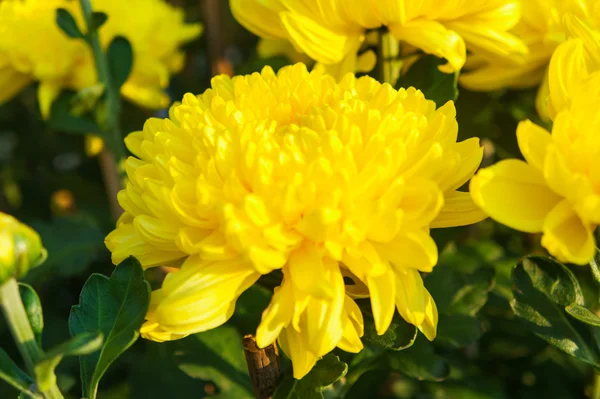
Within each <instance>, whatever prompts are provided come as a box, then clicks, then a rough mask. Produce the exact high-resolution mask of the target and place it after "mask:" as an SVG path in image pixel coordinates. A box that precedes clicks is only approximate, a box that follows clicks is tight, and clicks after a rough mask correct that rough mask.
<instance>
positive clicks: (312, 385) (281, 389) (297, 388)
mask: <svg viewBox="0 0 600 399" xmlns="http://www.w3.org/2000/svg"><path fill="white" fill-rule="evenodd" d="M347 372H348V365H347V364H346V363H344V362H342V361H341V360H340V358H339V357H337V356H335V355H334V354H332V353H329V354H327V355H325V357H323V358H322V359H321V360H319V361H318V362H317V364H316V365H315V366H314V367H313V368H312V370H311V371H310V372H309V373H308V374H307V375H306V376H304V378H302V379H301V380H296V379H294V378H293V377H292V375H291V374H286V375H285V376H284V377H283V379H282V381H281V382H280V383H279V385H278V386H277V389H276V390H275V393H274V394H273V399H323V390H324V389H325V388H327V387H328V386H330V385H332V384H333V383H335V382H336V381H338V380H339V379H340V378H342V377H344V376H345V375H346V373H347Z"/></svg>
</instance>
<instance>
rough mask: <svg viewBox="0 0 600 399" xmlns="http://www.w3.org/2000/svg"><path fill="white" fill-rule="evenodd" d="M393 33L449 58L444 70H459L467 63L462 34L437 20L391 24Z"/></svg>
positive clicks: (425, 50) (400, 38)
mask: <svg viewBox="0 0 600 399" xmlns="http://www.w3.org/2000/svg"><path fill="white" fill-rule="evenodd" d="M389 29H390V31H391V32H392V34H393V35H394V36H395V37H396V38H397V39H398V40H403V41H405V42H407V43H408V44H410V45H412V46H415V47H417V48H420V49H421V50H423V51H424V52H426V53H427V54H433V55H436V56H438V57H441V58H445V59H446V60H448V65H447V66H445V67H444V69H448V70H444V72H451V71H458V70H460V69H461V68H462V67H463V65H464V64H465V60H466V59H467V49H466V47H465V42H464V41H463V39H462V37H460V35H459V34H458V33H456V32H454V31H452V30H449V29H446V28H445V27H444V26H443V25H442V24H440V23H439V22H436V21H428V20H424V19H420V20H412V21H408V22H406V23H405V24H402V25H400V24H393V25H390V26H389Z"/></svg>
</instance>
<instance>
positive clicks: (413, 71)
mask: <svg viewBox="0 0 600 399" xmlns="http://www.w3.org/2000/svg"><path fill="white" fill-rule="evenodd" d="M445 62H446V61H445V60H443V59H440V58H438V57H436V56H434V55H423V56H421V57H420V58H419V60H418V61H417V62H415V63H414V64H413V65H412V66H411V67H410V69H409V70H408V72H406V73H405V74H403V75H401V76H400V78H399V79H398V81H397V82H396V88H400V87H404V88H408V87H411V86H413V87H415V88H417V89H419V90H421V91H422V92H423V94H424V95H425V98H427V99H428V100H433V101H434V102H435V104H436V105H437V106H438V107H441V106H442V105H444V104H445V103H446V102H448V101H451V100H452V101H454V100H456V99H457V98H458V85H457V83H458V73H457V72H455V73H444V72H441V71H440V70H439V69H438V67H439V66H440V65H442V64H444V63H445Z"/></svg>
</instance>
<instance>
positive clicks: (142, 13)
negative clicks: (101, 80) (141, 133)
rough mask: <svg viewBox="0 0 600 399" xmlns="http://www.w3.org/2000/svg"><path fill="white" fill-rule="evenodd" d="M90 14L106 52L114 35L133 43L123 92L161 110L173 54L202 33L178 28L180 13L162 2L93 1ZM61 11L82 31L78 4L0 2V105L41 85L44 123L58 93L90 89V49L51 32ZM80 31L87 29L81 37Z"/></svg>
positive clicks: (179, 59)
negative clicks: (96, 18) (95, 14)
mask: <svg viewBox="0 0 600 399" xmlns="http://www.w3.org/2000/svg"><path fill="white" fill-rule="evenodd" d="M93 6H94V10H95V11H101V12H105V13H106V14H107V15H108V20H107V22H106V24H105V25H103V26H102V27H101V28H100V40H101V43H102V45H103V47H104V48H105V49H106V48H107V47H108V45H109V43H110V42H111V41H112V39H113V38H114V37H115V36H117V35H122V36H125V37H126V38H127V39H128V40H129V41H130V42H131V44H132V47H133V52H134V65H133V70H132V73H131V75H130V76H129V79H128V80H127V82H126V83H125V84H124V85H123V87H122V89H121V92H122V94H123V96H125V97H126V98H127V99H129V100H131V101H133V102H135V103H137V104H139V105H141V106H144V107H149V108H164V107H167V106H168V105H169V98H168V96H167V95H166V94H165V93H164V89H165V88H166V87H167V85H168V83H169V78H170V76H171V74H173V73H177V72H178V71H179V70H181V68H182V66H183V59H184V54H183V52H181V51H180V50H179V47H180V46H181V45H182V44H184V43H185V42H187V41H190V40H192V39H193V38H195V37H197V36H198V35H199V34H200V31H201V29H200V26H199V25H198V24H184V23H183V17H184V15H183V11H181V10H178V9H176V8H173V7H172V6H170V5H169V4H168V3H166V2H165V1H164V0H129V1H127V2H123V1H119V0H95V1H94V4H93ZM61 7H62V8H65V9H67V10H69V12H70V13H71V14H72V15H73V16H74V17H75V19H76V21H77V23H78V24H79V26H80V27H82V26H84V23H83V18H82V13H81V9H80V7H79V3H78V2H77V1H69V0H3V1H1V2H0V102H4V101H7V100H9V99H10V98H12V97H13V96H14V95H16V94H18V93H19V92H20V91H21V90H22V89H23V88H24V87H25V86H27V85H29V84H30V83H32V82H39V86H38V99H39V103H40V109H41V112H42V115H43V116H44V117H48V116H49V113H50V107H51V105H52V102H53V100H54V99H55V98H56V97H57V96H58V95H59V94H60V91H61V90H63V89H73V90H81V89H83V88H86V87H90V86H92V85H94V84H95V83H96V71H95V66H94V60H93V57H92V54H91V51H90V50H89V48H88V46H87V45H86V44H85V43H84V42H83V41H82V40H79V39H72V38H69V37H68V36H66V35H65V34H64V33H63V32H62V31H61V30H60V28H58V26H57V25H56V10H57V9H58V8H61ZM82 31H85V30H82Z"/></svg>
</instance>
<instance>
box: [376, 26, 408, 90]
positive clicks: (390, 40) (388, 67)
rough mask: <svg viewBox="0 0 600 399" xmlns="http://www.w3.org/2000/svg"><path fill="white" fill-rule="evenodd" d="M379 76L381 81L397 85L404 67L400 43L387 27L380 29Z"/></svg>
mask: <svg viewBox="0 0 600 399" xmlns="http://www.w3.org/2000/svg"><path fill="white" fill-rule="evenodd" d="M377 56H378V57H379V62H378V65H379V78H380V81H381V83H389V84H390V85H392V86H394V87H395V86H396V82H397V81H398V78H399V77H400V70H401V69H402V60H401V59H400V43H399V42H398V40H397V39H396V38H395V37H394V36H392V34H390V32H389V31H388V30H387V29H385V28H384V29H381V30H380V31H379V46H378V54H377Z"/></svg>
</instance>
